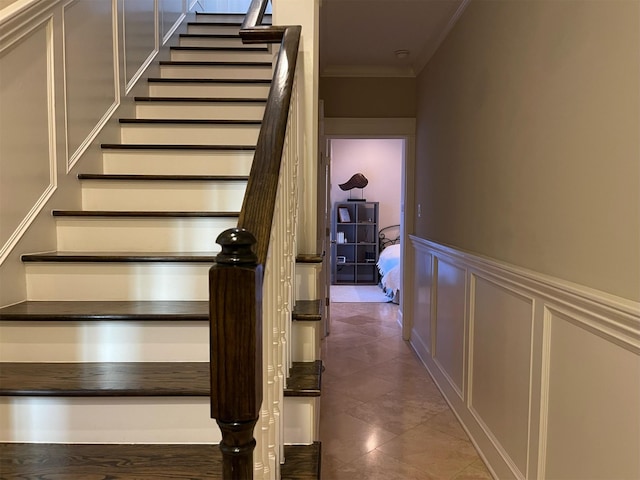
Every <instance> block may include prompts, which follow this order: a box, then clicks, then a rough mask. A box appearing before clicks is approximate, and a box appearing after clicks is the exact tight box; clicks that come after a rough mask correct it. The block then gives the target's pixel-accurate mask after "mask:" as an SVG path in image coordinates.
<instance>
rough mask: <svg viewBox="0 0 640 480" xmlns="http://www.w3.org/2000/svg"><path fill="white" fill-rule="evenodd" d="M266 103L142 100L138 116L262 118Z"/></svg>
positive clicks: (229, 118)
mask: <svg viewBox="0 0 640 480" xmlns="http://www.w3.org/2000/svg"><path fill="white" fill-rule="evenodd" d="M264 106H265V104H264V103H240V102H238V103H227V102H224V103H193V102H170V103H168V102H140V103H138V104H137V105H136V117H137V118H174V119H203V120H259V121H260V120H262V117H263V115H264Z"/></svg>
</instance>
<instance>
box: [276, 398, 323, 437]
mask: <svg viewBox="0 0 640 480" xmlns="http://www.w3.org/2000/svg"><path fill="white" fill-rule="evenodd" d="M283 415H284V442H285V443H286V444H293V445H309V444H311V443H313V442H314V441H316V440H318V438H319V433H320V432H319V430H320V428H319V426H320V398H319V397H285V399H284V409H283Z"/></svg>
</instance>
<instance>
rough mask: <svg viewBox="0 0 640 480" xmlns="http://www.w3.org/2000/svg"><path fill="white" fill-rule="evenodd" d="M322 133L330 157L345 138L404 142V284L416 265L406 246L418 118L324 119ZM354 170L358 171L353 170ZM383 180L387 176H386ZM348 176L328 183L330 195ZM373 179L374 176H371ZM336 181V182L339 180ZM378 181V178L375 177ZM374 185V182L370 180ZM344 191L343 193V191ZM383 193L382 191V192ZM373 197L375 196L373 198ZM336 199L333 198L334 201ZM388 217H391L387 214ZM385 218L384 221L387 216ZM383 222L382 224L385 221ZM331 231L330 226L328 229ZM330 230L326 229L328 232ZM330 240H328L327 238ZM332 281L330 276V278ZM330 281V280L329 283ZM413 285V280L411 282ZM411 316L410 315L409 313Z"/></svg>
mask: <svg viewBox="0 0 640 480" xmlns="http://www.w3.org/2000/svg"><path fill="white" fill-rule="evenodd" d="M322 126H323V132H322V133H323V135H324V138H325V139H326V142H323V143H324V145H323V146H324V148H325V150H324V151H325V152H327V157H329V154H333V143H334V142H335V141H342V140H399V141H401V142H402V159H401V161H400V168H399V170H400V182H399V189H398V190H399V192H398V195H399V197H400V208H399V210H400V211H399V219H400V221H399V222H397V223H399V224H400V225H401V228H400V239H401V246H402V247H401V248H402V253H401V263H402V266H403V268H402V283H403V284H404V283H407V282H405V280H404V279H405V278H407V279H410V278H412V275H413V265H412V264H411V262H407V259H406V258H405V257H406V252H405V250H406V249H405V248H404V247H403V246H404V245H407V240H408V234H409V233H410V232H413V225H414V215H415V209H414V207H413V199H414V197H415V195H414V184H413V182H412V181H411V180H410V179H411V176H410V174H408V172H412V171H414V165H415V119H413V118H389V119H387V118H323V119H322ZM332 162H333V159H332V158H328V159H327V163H328V168H327V170H328V172H329V175H328V177H329V178H333V177H334V174H333V171H332V170H333V169H334V168H336V166H337V164H336V166H334V165H333V164H332ZM351 173H355V172H351ZM383 179H384V177H383ZM346 180H348V178H347V179H342V178H337V179H336V180H334V181H332V182H331V183H332V185H330V186H328V188H327V190H328V192H327V193H328V194H329V196H331V193H330V192H331V191H332V189H333V188H337V184H338V183H342V182H344V181H346ZM370 180H371V179H370ZM336 182H337V183H336ZM376 182H378V180H376ZM383 182H384V180H380V181H379V183H380V184H383ZM370 185H371V187H373V186H374V185H373V183H370ZM372 190H373V188H370V186H369V184H368V185H367V187H365V189H364V191H363V195H364V197H365V198H367V200H369V197H371V195H377V193H374V192H373V191H372ZM343 193H344V192H343ZM381 195H382V194H381ZM371 199H373V197H371ZM333 201H334V198H331V202H333ZM384 218H388V217H384ZM384 218H383V219H382V222H384V221H385V219H384ZM382 222H381V223H382ZM327 230H329V229H327ZM328 233H329V232H327V234H328ZM327 240H329V239H327ZM327 280H329V279H327ZM328 283H330V282H328ZM409 284H410V283H409ZM329 292H330V285H327V293H328V294H330V293H329ZM404 303H405V302H404V299H403V296H402V295H401V296H400V308H399V314H398V320H399V322H400V323H401V324H402V329H403V337H404V338H405V339H407V338H409V336H410V332H411V326H410V325H408V324H406V323H405V322H404V321H403V317H404V315H403V310H404V308H405V305H404ZM409 318H410V316H409Z"/></svg>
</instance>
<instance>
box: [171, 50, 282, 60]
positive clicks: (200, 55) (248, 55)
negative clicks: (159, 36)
mask: <svg viewBox="0 0 640 480" xmlns="http://www.w3.org/2000/svg"><path fill="white" fill-rule="evenodd" d="M245 50H246V49H245ZM170 56H171V60H173V61H174V62H177V61H194V62H233V61H237V60H239V59H240V58H242V61H244V62H271V61H273V54H272V53H271V52H269V51H267V50H265V51H257V52H255V51H246V52H237V51H233V50H171V55H170Z"/></svg>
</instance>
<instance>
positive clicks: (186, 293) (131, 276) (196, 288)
mask: <svg viewBox="0 0 640 480" xmlns="http://www.w3.org/2000/svg"><path fill="white" fill-rule="evenodd" d="M210 268H211V264H208V263H173V262H166V263H163V262H158V263H143V262H141V263H129V262H123V263H75V262H65V263H50V262H44V263H41V262H36V263H33V262H28V263H27V264H26V272H27V300H61V301H79V300H87V301H91V300H208V299H209V269H210Z"/></svg>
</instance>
